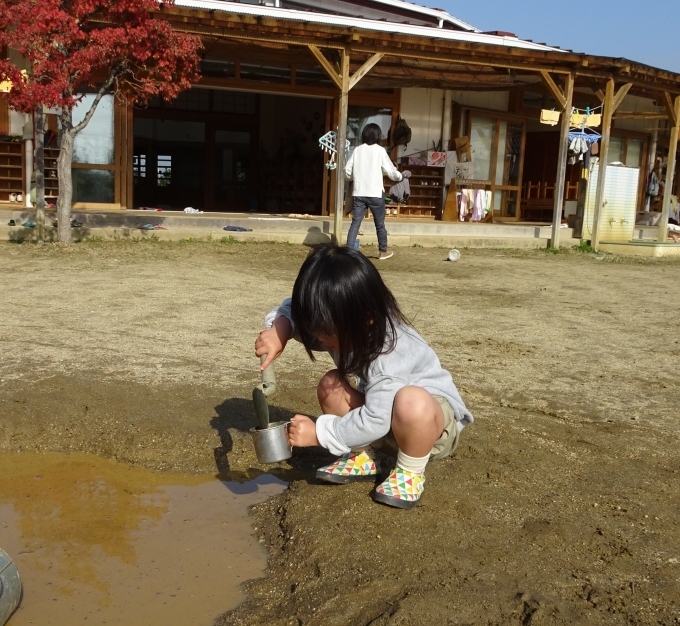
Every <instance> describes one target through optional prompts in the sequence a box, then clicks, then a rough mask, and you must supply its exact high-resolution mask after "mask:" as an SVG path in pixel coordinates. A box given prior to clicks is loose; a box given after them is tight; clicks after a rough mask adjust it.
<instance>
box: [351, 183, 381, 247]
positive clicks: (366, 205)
mask: <svg viewBox="0 0 680 626" xmlns="http://www.w3.org/2000/svg"><path fill="white" fill-rule="evenodd" d="M366 209H371V213H373V222H375V232H376V234H377V235H378V250H380V252H386V251H387V229H386V228H385V196H384V195H383V197H382V198H368V197H366V196H354V198H353V202H352V225H351V226H350V227H349V232H348V233H347V247H348V248H353V247H354V242H355V241H356V238H357V235H358V234H359V228H360V227H361V222H362V221H363V219H364V217H365V216H366Z"/></svg>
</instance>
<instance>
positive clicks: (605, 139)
mask: <svg viewBox="0 0 680 626" xmlns="http://www.w3.org/2000/svg"><path fill="white" fill-rule="evenodd" d="M613 104H614V80H613V79H609V80H608V81H607V88H606V89H605V94H604V110H603V114H602V141H601V142H600V161H599V167H598V174H597V188H596V190H595V208H594V210H593V232H592V235H591V238H590V245H591V246H592V248H593V249H594V250H597V249H598V247H599V246H600V222H601V220H602V205H603V203H604V184H605V181H606V179H607V160H608V157H609V138H610V136H611V129H612V117H613V114H614V111H613V106H612V105H613ZM586 226H587V225H586V224H584V227H586Z"/></svg>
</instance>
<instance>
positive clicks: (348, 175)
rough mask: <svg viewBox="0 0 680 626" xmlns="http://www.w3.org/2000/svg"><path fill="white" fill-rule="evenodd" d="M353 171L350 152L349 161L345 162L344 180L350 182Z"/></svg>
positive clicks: (352, 158)
mask: <svg viewBox="0 0 680 626" xmlns="http://www.w3.org/2000/svg"><path fill="white" fill-rule="evenodd" d="M353 170H354V152H352V156H351V157H349V161H347V165H345V178H346V179H347V180H352V171H353Z"/></svg>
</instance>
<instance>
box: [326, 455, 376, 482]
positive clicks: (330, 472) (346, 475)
mask: <svg viewBox="0 0 680 626" xmlns="http://www.w3.org/2000/svg"><path fill="white" fill-rule="evenodd" d="M377 475H378V469H377V467H376V465H375V461H374V460H373V459H372V458H371V455H370V454H369V453H367V451H366V450H363V451H361V452H359V453H358V454H355V453H353V452H350V453H349V454H346V455H345V456H342V457H340V458H339V459H338V460H337V461H336V462H335V463H331V464H330V465H325V466H324V467H320V468H319V469H318V470H316V477H317V478H318V479H319V480H325V481H326V482H328V483H339V484H344V483H354V482H359V481H361V480H375V478H376V476H377Z"/></svg>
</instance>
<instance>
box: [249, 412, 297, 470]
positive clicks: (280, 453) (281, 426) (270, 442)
mask: <svg viewBox="0 0 680 626" xmlns="http://www.w3.org/2000/svg"><path fill="white" fill-rule="evenodd" d="M288 424H290V422H272V423H271V424H269V428H251V429H250V434H251V435H252V437H253V445H254V446H255V454H256V455H257V460H258V461H259V462H260V463H278V462H279V461H285V460H286V459H289V458H290V457H291V456H293V448H291V447H290V444H289V443H288Z"/></svg>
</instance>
